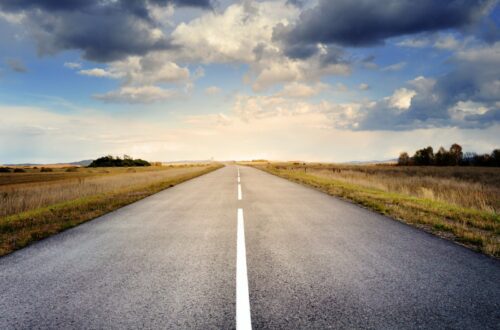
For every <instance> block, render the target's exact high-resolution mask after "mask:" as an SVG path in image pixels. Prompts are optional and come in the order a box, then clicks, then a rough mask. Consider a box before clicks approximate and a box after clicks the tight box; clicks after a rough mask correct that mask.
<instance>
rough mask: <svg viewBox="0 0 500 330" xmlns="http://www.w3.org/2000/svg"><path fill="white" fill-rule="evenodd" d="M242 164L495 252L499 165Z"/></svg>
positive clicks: (499, 241) (499, 252)
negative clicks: (487, 166)
mask: <svg viewBox="0 0 500 330" xmlns="http://www.w3.org/2000/svg"><path fill="white" fill-rule="evenodd" d="M246 164H248V165H252V166H254V167H257V168H260V169H262V170H265V171H267V172H270V173H272V174H275V175H278V176H281V177H285V178H287V179H290V180H293V181H296V182H299V183H303V184H307V185H310V186H313V187H315V188H317V189H320V190H322V191H325V192H327V193H329V194H331V195H336V196H340V197H343V198H346V199H349V200H351V201H354V202H356V203H358V204H361V205H363V206H365V207H368V208H370V209H373V210H375V211H377V212H380V213H382V214H386V215H389V216H392V217H393V218H395V219H398V220H401V221H404V222H406V223H409V224H413V225H416V226H418V227H421V228H423V229H425V230H427V231H429V232H433V233H435V234H438V235H440V236H442V237H445V238H448V239H452V240H455V241H457V242H459V243H461V244H463V245H466V246H468V247H471V248H473V249H475V250H478V251H482V252H484V253H486V254H490V255H493V256H497V257H498V256H500V214H499V213H500V168H485V167H432V166H429V167H418V166H412V167H404V166H394V165H335V164H319V163H307V164H306V163H299V162H287V163H267V162H253V163H246Z"/></svg>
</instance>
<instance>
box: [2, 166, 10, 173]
mask: <svg viewBox="0 0 500 330" xmlns="http://www.w3.org/2000/svg"><path fill="white" fill-rule="evenodd" d="M0 173H10V168H9V167H0Z"/></svg>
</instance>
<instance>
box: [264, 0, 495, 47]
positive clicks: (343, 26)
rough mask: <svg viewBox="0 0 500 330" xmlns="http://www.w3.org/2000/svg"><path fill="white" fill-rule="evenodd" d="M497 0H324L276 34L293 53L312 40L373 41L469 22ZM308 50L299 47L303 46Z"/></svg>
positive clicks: (353, 43)
mask: <svg viewBox="0 0 500 330" xmlns="http://www.w3.org/2000/svg"><path fill="white" fill-rule="evenodd" d="M493 2H494V0H443V1H435V0H418V1H415V0H386V1H378V0H358V1H352V0H320V1H319V3H318V5H317V6H316V7H314V8H312V9H308V10H305V11H304V12H303V13H302V14H301V15H300V18H299V21H298V22H297V23H296V24H295V25H293V26H283V25H279V26H278V27H277V28H276V29H275V31H274V38H275V39H277V40H282V41H284V43H285V46H286V48H287V49H289V50H290V51H289V54H290V56H294V55H295V54H298V55H299V56H300V55H303V54H304V53H307V49H308V48H307V47H308V46H309V45H311V44H317V43H324V44H337V45H342V46H369V45H375V44H380V43H382V42H383V41H384V40H385V39H386V38H390V37H396V36H401V35H406V34H413V33H420V32H430V31H437V30H442V29H449V28H461V27H465V26H467V25H469V24H471V23H473V22H475V21H477V20H478V19H479V18H480V17H481V16H482V15H483V14H484V12H485V11H486V10H487V9H488V8H490V7H491V4H492V3H493ZM300 46H302V47H304V48H306V51H303V52H300V51H298V50H297V49H298V47H300Z"/></svg>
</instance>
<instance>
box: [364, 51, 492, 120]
mask: <svg viewBox="0 0 500 330" xmlns="http://www.w3.org/2000/svg"><path fill="white" fill-rule="evenodd" d="M499 51H500V44H496V45H494V46H492V47H491V48H486V49H484V50H482V51H479V52H477V53H476V54H474V53H472V54H473V55H475V56H469V57H468V58H465V59H464V58H456V59H454V62H455V66H456V67H455V70H453V71H452V72H450V73H448V74H446V75H443V76H441V77H438V78H437V79H424V78H420V79H416V80H413V81H411V82H409V83H408V86H406V87H407V88H408V89H411V90H413V91H415V92H416V95H415V96H414V97H413V98H412V101H411V105H410V107H409V108H408V109H405V110H397V109H394V108H392V107H391V104H390V101H389V99H382V100H380V101H378V102H377V103H376V104H375V105H374V106H373V107H367V108H365V109H363V110H362V115H361V117H360V118H358V119H360V120H359V121H358V125H357V127H355V129H361V130H407V129H415V128H429V127H446V126H447V127H450V126H452V127H461V128H484V127H488V126H491V125H494V124H498V123H500V80H499V78H498V77H500V58H498V57H497V56H496V54H498V52H499Z"/></svg>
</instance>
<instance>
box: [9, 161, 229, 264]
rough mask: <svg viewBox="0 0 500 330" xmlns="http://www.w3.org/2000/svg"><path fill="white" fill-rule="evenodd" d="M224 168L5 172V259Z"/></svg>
mask: <svg viewBox="0 0 500 330" xmlns="http://www.w3.org/2000/svg"><path fill="white" fill-rule="evenodd" d="M219 167H221V165H218V164H191V165H179V166H157V167H134V168H93V169H88V168H73V169H72V170H71V171H69V172H68V171H67V168H57V169H56V168H53V171H52V172H40V169H32V168H31V169H26V173H0V255H3V254H6V253H9V252H12V251H14V250H16V249H18V248H20V247H23V246H26V245H27V244H29V243H30V242H33V241H36V240H38V239H41V238H44V237H47V236H50V235H52V234H54V233H57V232H60V231H61V230H64V229H67V228H70V227H73V226H75V225H78V224H80V223H82V222H84V221H87V220H90V219H93V218H95V217H97V216H100V215H102V214H104V213H107V212H110V211H112V210H114V209H116V208H118V207H121V206H124V205H126V204H129V203H132V202H134V201H137V200H139V199H141V198H144V197H146V196H148V195H151V194H153V193H155V192H158V191H160V190H162V189H165V188H168V187H171V186H173V185H176V184H178V183H180V182H183V181H186V180H189V179H191V178H194V177H196V176H199V175H202V174H204V173H207V172H210V171H213V170H215V169H217V168H219Z"/></svg>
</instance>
